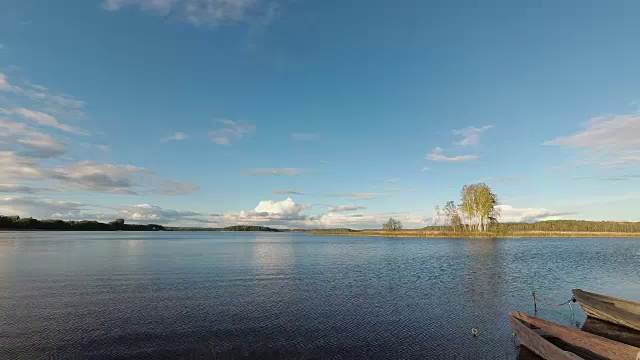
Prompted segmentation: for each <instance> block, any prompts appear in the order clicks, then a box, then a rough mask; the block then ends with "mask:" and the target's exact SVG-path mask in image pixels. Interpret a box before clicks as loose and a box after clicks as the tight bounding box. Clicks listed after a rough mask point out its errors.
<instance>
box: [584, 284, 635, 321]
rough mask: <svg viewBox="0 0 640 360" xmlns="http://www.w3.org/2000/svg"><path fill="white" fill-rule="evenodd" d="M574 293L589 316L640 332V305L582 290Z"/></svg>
mask: <svg viewBox="0 0 640 360" xmlns="http://www.w3.org/2000/svg"><path fill="white" fill-rule="evenodd" d="M572 292H573V296H574V297H575V298H576V300H578V301H579V302H580V305H581V306H582V309H583V310H584V312H585V313H586V314H587V316H590V317H592V318H596V319H600V320H603V321H607V322H610V323H613V324H617V325H622V326H625V327H628V328H630V329H634V330H638V331H640V303H636V302H633V301H628V300H624V299H618V298H614V297H611V296H605V295H600V294H595V293H590V292H587V291H583V290H580V289H575V290H572Z"/></svg>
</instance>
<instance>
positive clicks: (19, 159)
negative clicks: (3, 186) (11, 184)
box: [0, 151, 46, 181]
mask: <svg viewBox="0 0 640 360" xmlns="http://www.w3.org/2000/svg"><path fill="white" fill-rule="evenodd" d="M0 169H2V171H1V172H0V180H9V181H11V180H43V179H45V178H46V175H45V172H44V171H42V170H41V169H40V168H39V166H38V159H36V158H33V157H28V156H24V155H19V154H16V153H15V152H12V151H0Z"/></svg>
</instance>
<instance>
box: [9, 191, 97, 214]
mask: <svg viewBox="0 0 640 360" xmlns="http://www.w3.org/2000/svg"><path fill="white" fill-rule="evenodd" d="M86 207H87V205H86V204H83V203H80V202H76V201H64V200H51V199H39V198H33V197H25V196H8V197H0V213H4V214H11V215H19V216H34V217H38V218H51V217H54V215H60V214H63V213H64V214H78V213H79V212H81V211H82V210H84V209H86Z"/></svg>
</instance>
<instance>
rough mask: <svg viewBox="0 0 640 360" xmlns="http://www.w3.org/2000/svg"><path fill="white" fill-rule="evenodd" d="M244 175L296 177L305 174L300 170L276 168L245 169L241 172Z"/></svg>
mask: <svg viewBox="0 0 640 360" xmlns="http://www.w3.org/2000/svg"><path fill="white" fill-rule="evenodd" d="M243 173H244V174H245V175H250V176H297V175H302V174H304V173H305V171H304V170H302V169H294V168H276V169H264V168H258V169H245V170H244V171H243Z"/></svg>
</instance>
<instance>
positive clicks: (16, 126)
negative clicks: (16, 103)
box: [0, 109, 27, 137]
mask: <svg viewBox="0 0 640 360" xmlns="http://www.w3.org/2000/svg"><path fill="white" fill-rule="evenodd" d="M1 110H2V109H0V113H2V111H1ZM26 132H27V126H26V125H25V124H23V123H19V122H15V121H11V120H8V119H2V118H0V136H2V137H7V136H9V135H17V134H24V133H26Z"/></svg>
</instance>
